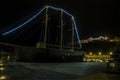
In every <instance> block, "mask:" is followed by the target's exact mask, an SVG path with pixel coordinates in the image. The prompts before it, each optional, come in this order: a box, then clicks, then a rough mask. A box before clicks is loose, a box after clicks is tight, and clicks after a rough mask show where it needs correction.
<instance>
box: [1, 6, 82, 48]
mask: <svg viewBox="0 0 120 80" xmlns="http://www.w3.org/2000/svg"><path fill="white" fill-rule="evenodd" d="M46 8H51V9H54V10H58V11H59V10H62V9H61V8H56V7H53V6H47V7H46V6H45V7H43V8H42V9H41V10H40V11H39V12H38V13H36V14H35V15H34V16H32V17H31V18H30V19H28V20H27V21H25V22H24V23H23V24H21V25H19V26H17V27H15V28H13V29H11V30H9V31H7V32H5V33H3V34H2V35H3V36H5V35H8V34H10V33H12V32H14V31H16V30H18V29H19V28H21V27H23V26H24V25H26V24H28V23H29V22H31V21H32V20H34V19H35V18H36V17H37V16H38V15H40V14H41V13H42V12H43V11H44V10H45V9H46ZM63 12H64V13H65V14H67V15H68V16H70V17H71V18H72V21H73V23H74V27H75V32H76V35H77V39H78V43H79V46H80V48H82V46H81V43H80V38H79V34H78V30H77V26H76V21H75V18H74V16H72V15H71V14H70V13H68V12H67V11H65V10H63Z"/></svg>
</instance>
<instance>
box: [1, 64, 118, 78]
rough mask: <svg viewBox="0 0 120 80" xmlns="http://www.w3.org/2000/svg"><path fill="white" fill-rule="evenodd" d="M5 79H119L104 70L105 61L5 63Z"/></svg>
mask: <svg viewBox="0 0 120 80" xmlns="http://www.w3.org/2000/svg"><path fill="white" fill-rule="evenodd" d="M3 67H4V68H5V70H3V71H0V75H1V76H2V75H4V76H6V77H7V79H5V80H119V79H120V76H119V75H120V74H113V73H112V74H110V73H107V72H106V63H94V62H89V63H87V62H80V63H79V62H77V63H17V62H16V63H5V64H4V65H3ZM0 80H2V79H0Z"/></svg>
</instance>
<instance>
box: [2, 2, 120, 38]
mask: <svg viewBox="0 0 120 80" xmlns="http://www.w3.org/2000/svg"><path fill="white" fill-rule="evenodd" d="M46 4H48V5H51V6H55V7H59V8H63V9H65V10H66V11H68V12H69V13H71V14H73V16H74V17H75V18H76V22H77V26H78V29H79V34H80V38H81V39H86V38H88V37H98V36H106V35H107V36H110V37H114V36H118V37H120V35H119V33H120V31H119V29H120V28H119V26H120V22H119V21H118V20H119V18H120V11H118V10H119V8H118V6H117V4H116V2H115V1H114V2H113V0H15V1H13V0H4V2H3V1H2V2H0V14H1V15H0V31H2V30H5V29H7V28H8V27H9V26H11V25H13V24H15V23H17V22H20V21H21V20H22V19H24V18H25V17H27V16H29V15H30V14H32V13H33V12H35V11H36V10H38V9H39V8H42V7H44V6H45V5H46Z"/></svg>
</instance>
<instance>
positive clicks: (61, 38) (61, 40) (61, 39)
mask: <svg viewBox="0 0 120 80" xmlns="http://www.w3.org/2000/svg"><path fill="white" fill-rule="evenodd" d="M62 46H63V10H62V9H61V37H60V50H62Z"/></svg>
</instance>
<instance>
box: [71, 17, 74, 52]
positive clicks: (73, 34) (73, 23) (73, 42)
mask: <svg viewBox="0 0 120 80" xmlns="http://www.w3.org/2000/svg"><path fill="white" fill-rule="evenodd" d="M73 18H74V17H72V18H71V19H72V51H73V50H74V23H73Z"/></svg>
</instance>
